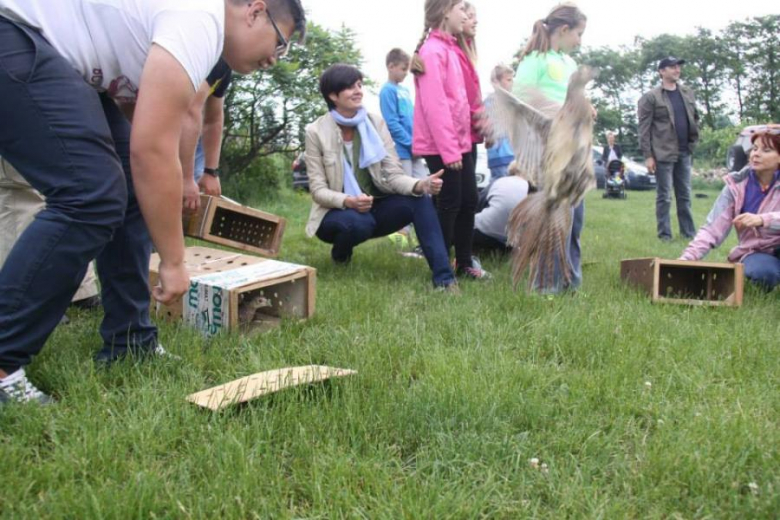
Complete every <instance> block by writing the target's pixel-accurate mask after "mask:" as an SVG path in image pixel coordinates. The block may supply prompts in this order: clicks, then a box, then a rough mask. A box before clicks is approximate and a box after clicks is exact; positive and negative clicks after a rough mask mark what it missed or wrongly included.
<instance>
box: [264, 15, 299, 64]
mask: <svg viewBox="0 0 780 520" xmlns="http://www.w3.org/2000/svg"><path fill="white" fill-rule="evenodd" d="M265 12H266V14H267V15H268V19H269V20H270V21H271V25H272V26H273V28H274V31H276V49H275V50H274V56H276V57H277V58H283V57H284V56H286V55H287V53H288V52H290V46H291V45H292V42H291V41H289V40H288V39H287V38H285V37H284V35H283V34H282V31H280V30H279V26H278V25H276V21H275V20H274V17H273V16H271V11H269V10H268V9H266V10H265Z"/></svg>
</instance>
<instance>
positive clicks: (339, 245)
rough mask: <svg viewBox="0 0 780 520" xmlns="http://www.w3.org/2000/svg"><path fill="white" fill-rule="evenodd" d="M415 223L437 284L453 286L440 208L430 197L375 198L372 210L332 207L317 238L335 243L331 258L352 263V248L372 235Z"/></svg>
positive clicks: (376, 235)
mask: <svg viewBox="0 0 780 520" xmlns="http://www.w3.org/2000/svg"><path fill="white" fill-rule="evenodd" d="M410 223H413V224H414V230H415V232H416V233H417V239H418V240H419V241H420V246H422V249H423V254H424V255H425V260H427V261H428V266H429V267H430V268H431V271H432V272H433V285H435V286H437V287H438V286H442V285H449V284H451V283H452V282H453V281H454V280H455V277H454V275H453V274H452V269H451V268H450V263H449V257H448V255H447V250H446V249H445V248H444V238H443V237H442V234H441V226H440V225H439V219H438V218H437V217H436V209H435V208H434V207H433V203H432V202H431V198H430V197H428V196H423V197H411V196H406V195H389V196H387V197H382V198H381V199H374V206H373V208H372V209H371V211H370V212H368V213H360V212H358V211H355V210H354V209H332V210H330V211H329V212H328V213H327V214H326V215H325V218H324V219H322V223H321V224H320V227H319V229H317V238H319V239H320V240H322V241H323V242H327V243H328V244H333V249H332V250H331V257H332V258H333V260H334V261H336V262H348V261H349V260H350V259H351V258H352V250H353V249H354V248H355V246H357V245H359V244H362V243H363V242H365V241H366V240H369V239H371V238H377V237H383V236H386V235H389V234H391V233H395V232H396V231H398V230H399V229H401V228H402V227H404V226H406V225H408V224H410Z"/></svg>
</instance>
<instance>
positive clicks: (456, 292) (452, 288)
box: [433, 282, 460, 296]
mask: <svg viewBox="0 0 780 520" xmlns="http://www.w3.org/2000/svg"><path fill="white" fill-rule="evenodd" d="M433 290H434V291H436V292H441V293H447V294H449V295H452V296H460V286H459V285H458V282H452V283H448V284H447V285H437V286H436V287H434V288H433Z"/></svg>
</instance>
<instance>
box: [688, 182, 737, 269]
mask: <svg viewBox="0 0 780 520" xmlns="http://www.w3.org/2000/svg"><path fill="white" fill-rule="evenodd" d="M735 216H736V215H735V211H734V197H733V195H732V194H731V191H729V188H728V186H726V187H725V188H723V191H722V192H721V194H720V196H718V200H716V201H715V205H714V206H713V207H712V211H710V214H709V215H708V216H707V223H706V224H704V225H703V226H702V227H701V229H699V232H698V233H696V236H695V237H694V239H693V240H691V242H690V244H688V247H687V248H685V251H683V254H682V255H681V256H680V260H701V259H702V258H704V257H705V256H706V255H707V253H709V252H710V250H711V249H713V248H715V247H718V246H719V245H721V244H722V243H723V241H724V240H726V237H727V236H729V232H730V231H731V225H732V221H733V220H734V218H735Z"/></svg>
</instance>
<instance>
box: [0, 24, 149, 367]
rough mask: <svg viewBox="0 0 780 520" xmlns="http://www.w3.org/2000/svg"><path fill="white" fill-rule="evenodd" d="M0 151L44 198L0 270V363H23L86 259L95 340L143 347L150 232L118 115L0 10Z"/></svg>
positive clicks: (56, 317)
mask: <svg viewBox="0 0 780 520" xmlns="http://www.w3.org/2000/svg"><path fill="white" fill-rule="evenodd" d="M0 121H2V124H0V155H2V156H3V157H5V158H6V159H7V160H8V161H9V162H10V163H11V164H12V165H14V166H15V167H16V169H17V170H19V172H20V173H21V174H22V176H24V178H25V179H27V181H28V182H29V183H30V184H31V185H32V186H33V187H34V188H35V189H37V190H38V191H39V192H41V194H43V196H44V197H45V198H46V208H45V209H44V210H43V211H41V212H40V213H39V214H38V215H37V216H36V218H35V220H34V221H33V223H32V224H31V225H30V226H29V227H28V228H27V230H26V231H25V232H24V233H23V234H22V235H21V237H19V240H18V241H17V243H16V245H15V246H14V248H13V250H12V251H11V253H10V255H9V257H8V259H7V260H6V262H5V264H4V265H3V267H2V270H0V369H2V370H4V371H5V372H9V373H10V372H13V371H15V370H16V369H17V368H19V367H22V366H25V365H27V364H29V363H30V361H31V359H32V357H33V356H34V355H36V354H37V353H38V352H40V350H41V349H42V348H43V345H44V343H45V342H46V339H47V338H48V337H49V335H50V334H51V332H52V331H53V330H54V327H55V326H56V325H57V323H59V321H60V318H62V316H63V315H64V313H65V309H66V308H67V307H68V305H69V303H70V300H71V297H72V296H73V294H74V293H75V292H76V290H77V289H78V286H79V283H80V282H81V280H82V278H83V277H84V273H85V272H86V269H87V265H88V264H89V262H90V261H91V260H92V259H95V258H97V268H98V275H99V277H100V282H101V288H102V300H103V307H104V309H105V317H104V319H103V323H102V325H101V327H100V333H101V336H102V337H103V342H104V345H105V346H106V347H114V348H116V349H118V350H119V349H123V348H127V347H129V346H137V347H152V346H155V345H156V343H157V330H156V328H155V327H154V326H153V325H152V323H151V320H150V317H149V298H150V296H149V285H148V276H149V275H148V272H149V255H150V253H151V241H150V238H149V233H148V231H147V228H146V224H145V223H144V220H143V217H142V216H141V212H140V210H139V208H138V203H137V201H136V199H135V194H134V191H133V185H132V181H131V177H130V161H129V148H130V125H129V123H128V122H127V120H126V119H125V118H124V116H123V115H122V114H121V112H120V111H119V109H118V108H117V106H116V104H115V103H114V102H113V101H111V100H110V99H108V98H105V97H101V96H99V95H98V93H97V92H96V91H95V90H94V89H93V88H91V87H90V86H89V85H88V84H87V83H86V82H85V81H84V79H83V78H82V77H81V76H79V74H78V73H77V72H76V71H75V70H74V69H73V66H72V65H71V64H70V63H69V62H68V61H66V60H65V59H64V58H63V57H62V56H61V55H60V54H59V53H57V51H55V50H54V48H52V46H51V45H49V43H48V42H47V41H46V40H45V39H44V38H43V37H42V36H41V35H40V34H39V33H37V32H36V31H34V30H32V29H30V28H28V27H24V26H21V25H18V24H15V23H13V22H10V21H8V20H6V19H4V18H2V17H0Z"/></svg>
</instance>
